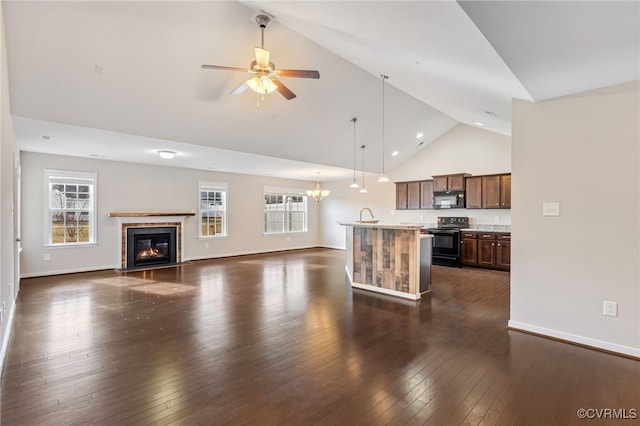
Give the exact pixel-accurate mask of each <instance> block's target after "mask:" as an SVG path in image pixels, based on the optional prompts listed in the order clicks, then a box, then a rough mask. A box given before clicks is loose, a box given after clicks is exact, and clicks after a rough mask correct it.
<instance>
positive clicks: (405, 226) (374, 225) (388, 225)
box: [338, 220, 422, 229]
mask: <svg viewBox="0 0 640 426" xmlns="http://www.w3.org/2000/svg"><path fill="white" fill-rule="evenodd" d="M338 225H342V226H361V227H364V228H385V229H421V228H422V225H418V224H406V223H405V224H402V223H378V222H376V223H372V222H359V221H357V220H355V221H351V222H349V221H338Z"/></svg>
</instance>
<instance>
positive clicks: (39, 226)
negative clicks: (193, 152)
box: [21, 152, 319, 277]
mask: <svg viewBox="0 0 640 426" xmlns="http://www.w3.org/2000/svg"><path fill="white" fill-rule="evenodd" d="M21 161H22V193H23V197H22V228H23V231H22V241H23V247H24V249H23V250H24V251H23V256H22V258H23V262H22V276H24V277H27V276H39V275H49V274H58V273H65V272H75V271H87V270H96V269H106V268H115V267H119V265H117V261H118V250H119V248H118V233H119V232H120V231H119V228H118V221H117V219H116V218H110V217H107V214H108V213H109V212H136V211H138V212H197V211H198V206H199V197H198V182H199V181H210V182H226V183H227V184H228V196H227V197H228V198H227V201H228V207H227V209H228V215H229V218H228V225H227V232H228V236H227V237H224V238H216V239H199V238H198V218H197V215H196V216H195V217H188V218H187V219H186V220H185V228H184V230H183V232H184V243H185V245H184V247H183V259H185V260H194V259H204V258H214V257H221V256H231V255H237V254H246V253H256V252H266V251H277V250H286V249H294V248H304V247H314V246H317V245H318V235H319V232H318V206H317V204H316V203H315V201H310V202H309V219H308V225H309V226H308V229H309V232H307V233H297V234H286V235H263V233H262V214H263V207H262V200H263V196H262V194H263V186H264V185H269V186H281V187H286V188H299V189H312V188H313V187H314V185H315V183H314V182H307V181H297V180H287V179H278V178H269V177H260V176H248V175H241V174H232V173H216V172H212V171H199V170H190V169H181V168H176V167H159V166H149V165H140V164H132V163H122V162H115V161H106V160H93V159H86V158H83V159H79V158H74V157H66V156H56V155H45V154H36V153H28V152H24V153H22V159H21ZM45 169H57V170H72V171H88V172H96V173H97V174H98V190H97V191H98V198H97V209H98V211H97V225H98V228H97V239H98V244H97V245H95V246H90V247H86V246H84V247H55V248H50V247H46V248H45V247H44V242H45V241H44V238H45V236H44V223H45V222H44V213H45V212H44V189H45V188H44V170H45ZM207 243H208V244H209V248H206V247H205V244H207ZM45 253H48V254H49V256H50V260H49V261H45V260H43V259H44V254H45Z"/></svg>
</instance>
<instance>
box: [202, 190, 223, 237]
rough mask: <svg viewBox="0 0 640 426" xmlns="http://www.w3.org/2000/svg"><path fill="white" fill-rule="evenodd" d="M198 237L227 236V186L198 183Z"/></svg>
mask: <svg viewBox="0 0 640 426" xmlns="http://www.w3.org/2000/svg"><path fill="white" fill-rule="evenodd" d="M199 187H200V237H204V238H207V237H223V236H225V235H227V184H226V183H215V182H200V184H199Z"/></svg>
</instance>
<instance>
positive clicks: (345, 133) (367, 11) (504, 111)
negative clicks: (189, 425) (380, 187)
mask: <svg viewBox="0 0 640 426" xmlns="http://www.w3.org/2000/svg"><path fill="white" fill-rule="evenodd" d="M639 5H640V3H639V2H637V1H621V2H615V1H601V2H598V1H585V2H580V1H571V2H569V1H558V2H556V1H544V2H540V1H529V2H527V1H518V2H505V1H468V2H467V1H460V2H455V1H408V2H401V1H387V2H385V1H353V2H349V1H340V2H329V1H300V2H280V1H244V2H226V1H211V2H208V1H196V2H183V1H181V2H115V1H105V2H86V1H79V2H72V1H60V2H58V1H45V2H28V1H4V2H3V8H4V19H5V30H6V41H7V53H8V63H9V81H10V95H11V110H12V114H13V117H14V128H15V132H16V137H17V141H18V145H19V147H20V148H21V149H23V150H25V151H33V152H46V153H57V154H63V155H72V156H77V157H94V158H104V159H109V160H117V161H132V162H140V163H148V164H163V165H172V166H178V167H191V168H199V169H209V170H219V171H230V172H239V173H250V174H260V175H273V176H280V177H289V178H297V179H308V180H313V179H315V173H316V171H321V172H322V175H321V176H322V179H323V180H325V179H336V178H346V177H348V176H350V173H351V171H352V167H353V163H354V142H355V145H356V146H357V147H360V146H361V145H365V146H366V148H365V150H364V157H365V161H364V162H365V168H366V170H367V171H368V172H372V173H378V172H380V171H381V168H382V157H383V150H382V146H383V141H384V156H385V164H386V168H387V170H390V169H392V168H393V167H396V166H398V165H399V164H401V163H402V162H403V161H404V160H406V159H407V158H409V157H410V156H412V155H413V154H415V152H416V151H417V150H420V149H423V148H424V147H425V146H427V145H428V144H429V143H431V142H432V141H433V140H435V139H437V138H438V137H439V136H441V135H442V134H444V133H446V132H447V131H448V130H450V129H451V128H453V127H455V126H456V125H458V124H459V123H465V124H468V125H471V126H479V127H482V128H484V129H487V130H490V131H494V132H497V133H501V134H510V127H511V101H512V99H513V98H518V99H526V100H530V101H537V102H538V101H544V100H547V99H552V98H556V97H560V96H564V95H568V94H572V93H578V92H582V91H586V90H590V89H596V88H600V87H606V86H610V85H613V84H617V83H623V82H627V81H631V80H636V79H638V78H640V8H639ZM261 11H262V12H261ZM264 12H266V13H268V14H269V15H272V16H273V17H274V20H273V21H272V22H271V23H270V24H269V26H268V27H267V28H266V30H265V40H264V43H265V48H266V49H268V50H270V52H271V61H272V62H274V63H275V65H276V66H277V67H278V68H289V69H317V70H319V71H320V76H321V77H320V79H319V80H312V79H295V78H283V79H282V81H283V82H284V83H285V84H286V85H287V87H289V88H290V89H291V90H292V91H293V92H295V93H296V94H297V97H296V98H295V99H293V100H286V99H285V98H284V97H282V96H280V95H279V94H278V93H273V94H270V95H267V96H266V97H265V99H264V100H260V101H259V104H260V106H259V108H257V107H256V101H257V100H258V99H257V98H256V94H255V93H253V92H251V91H246V92H244V93H243V94H241V95H238V96H231V95H229V92H230V91H232V90H233V89H234V88H235V87H237V86H238V85H239V84H241V83H242V81H243V80H244V79H246V78H247V75H246V74H243V73H239V72H233V71H220V70H207V69H201V67H200V66H201V65H202V64H215V65H227V66H233V67H242V68H246V67H249V64H250V62H251V61H252V60H253V59H254V50H253V49H254V46H259V45H260V30H259V28H258V25H257V24H256V22H255V20H254V18H255V16H256V15H257V14H258V13H264ZM380 74H386V75H389V79H388V80H387V81H386V83H385V89H384V90H385V92H384V93H385V102H384V104H383V102H382V88H383V87H382V79H381V78H380ZM383 108H384V113H385V121H384V139H383V131H382V129H383V126H382V124H383V122H382V112H383ZM352 117H357V118H358V120H357V122H356V126H355V128H354V125H353V123H352V122H351V119H352ZM354 130H355V138H354ZM420 133H421V134H422V136H420V137H418V136H417V135H418V134H420ZM43 136H45V138H43ZM47 137H48V138H47ZM159 149H169V150H173V151H176V152H177V153H178V156H177V157H176V158H175V159H173V160H171V161H170V162H169V161H167V160H162V159H160V158H159V157H158V156H157V155H156V150H159ZM393 151H398V152H399V154H398V155H397V156H391V153H392V152H393ZM356 160H357V167H358V169H361V168H362V151H361V150H360V149H359V148H358V153H357V155H356Z"/></svg>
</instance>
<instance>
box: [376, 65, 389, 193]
mask: <svg viewBox="0 0 640 426" xmlns="http://www.w3.org/2000/svg"><path fill="white" fill-rule="evenodd" d="M380 77H381V78H382V176H380V177H379V178H378V182H383V183H384V182H389V178H388V177H387V174H386V172H385V170H384V81H385V80H386V79H388V78H389V76H388V75H384V74H380Z"/></svg>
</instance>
